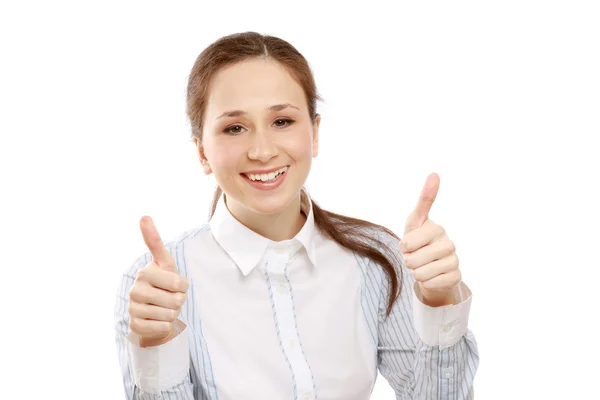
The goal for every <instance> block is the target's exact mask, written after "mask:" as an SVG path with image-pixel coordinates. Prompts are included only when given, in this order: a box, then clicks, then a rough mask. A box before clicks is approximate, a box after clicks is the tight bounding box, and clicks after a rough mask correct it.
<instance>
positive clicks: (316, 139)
mask: <svg viewBox="0 0 600 400" xmlns="http://www.w3.org/2000/svg"><path fill="white" fill-rule="evenodd" d="M320 125H321V115H320V114H317V116H316V118H315V123H314V124H313V143H312V151H313V157H316V156H317V155H319V126H320Z"/></svg>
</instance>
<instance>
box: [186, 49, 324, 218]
mask: <svg viewBox="0 0 600 400" xmlns="http://www.w3.org/2000/svg"><path fill="white" fill-rule="evenodd" d="M319 122H320V119H319V118H317V120H316V121H315V123H314V124H313V122H312V121H311V119H310V116H309V113H308V106H307V101H306V97H305V95H304V91H303V90H302V87H301V86H300V85H299V84H298V83H297V82H296V81H295V80H294V79H293V78H292V77H291V76H290V74H289V73H288V72H287V70H286V69H285V68H284V67H283V66H282V65H281V64H279V63H277V62H276V61H273V60H271V59H269V58H267V59H251V60H247V61H243V62H241V63H238V64H235V65H232V66H228V67H226V68H224V69H222V70H221V71H219V73H217V74H216V75H215V76H214V77H213V80H212V83H211V87H210V92H209V97H208V102H207V108H206V113H205V116H204V131H203V143H202V144H200V142H199V141H198V140H196V145H197V147H198V151H199V155H200V158H201V160H205V161H206V163H205V164H203V167H204V171H205V172H206V173H207V174H210V173H214V174H215V178H216V180H217V182H218V184H219V186H220V187H221V189H223V191H224V192H225V193H226V194H227V199H228V204H229V203H230V202H231V200H233V201H234V202H237V203H239V204H241V205H242V206H244V207H246V208H247V209H249V210H251V211H253V212H257V213H260V214H273V213H278V212H280V211H282V210H283V209H284V208H285V207H286V206H287V205H289V204H290V202H291V201H292V200H294V198H296V196H297V195H298V193H299V191H300V189H301V188H302V185H304V183H305V181H306V178H307V177H308V173H309V171H310V167H311V163H312V158H313V157H316V156H317V151H318V142H317V138H318V128H319Z"/></svg>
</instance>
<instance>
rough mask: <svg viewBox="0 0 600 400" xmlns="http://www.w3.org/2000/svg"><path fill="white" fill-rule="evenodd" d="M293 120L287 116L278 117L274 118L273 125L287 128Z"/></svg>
mask: <svg viewBox="0 0 600 400" xmlns="http://www.w3.org/2000/svg"><path fill="white" fill-rule="evenodd" d="M294 122H295V121H294V120H292V119H289V118H278V119H276V120H275V126H276V127H277V128H279V129H282V128H287V127H288V126H290V125H292V124H293V123H294Z"/></svg>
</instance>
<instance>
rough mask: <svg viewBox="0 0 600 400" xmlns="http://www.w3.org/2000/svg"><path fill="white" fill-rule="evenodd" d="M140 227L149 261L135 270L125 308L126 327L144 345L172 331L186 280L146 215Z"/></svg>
mask: <svg viewBox="0 0 600 400" xmlns="http://www.w3.org/2000/svg"><path fill="white" fill-rule="evenodd" d="M140 229H141V231H142V236H143V237H144V242H145V243H146V246H147V247H148V250H150V253H151V254H152V262H151V263H149V264H147V265H146V266H145V267H144V268H142V269H140V270H139V271H138V273H137V276H136V279H135V282H134V283H133V285H132V287H131V290H130V291H129V303H128V306H127V307H128V308H127V309H128V311H129V315H130V319H129V328H130V329H131V331H132V332H135V333H137V334H138V335H139V336H140V345H141V346H142V347H148V346H157V345H159V344H162V343H165V342H168V341H169V340H171V339H172V338H173V337H174V336H175V335H176V334H175V327H174V324H175V323H176V321H177V318H178V316H179V312H180V310H181V306H182V305H183V303H185V300H186V291H187V289H188V285H189V283H188V280H187V279H185V278H184V277H182V276H180V275H179V272H178V270H177V265H175V261H174V260H173V258H172V257H171V255H170V254H169V252H168V251H167V249H166V248H165V246H164V244H163V242H162V240H161V238H160V235H159V234H158V231H157V230H156V227H155V226H154V223H153V222H152V219H151V218H150V217H147V216H144V217H142V219H141V220H140Z"/></svg>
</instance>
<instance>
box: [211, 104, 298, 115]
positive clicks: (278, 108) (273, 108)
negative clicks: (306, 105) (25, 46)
mask: <svg viewBox="0 0 600 400" xmlns="http://www.w3.org/2000/svg"><path fill="white" fill-rule="evenodd" d="M288 107H292V108H295V109H296V110H299V108H298V107H296V106H295V105H292V104H290V103H283V104H275V105H273V106H271V107H267V110H270V111H281V110H283V109H286V108H288ZM246 114H247V112H246V111H243V110H232V111H225V112H224V113H223V114H221V115H219V116H218V117H217V119H219V118H223V117H239V116H240V115H246Z"/></svg>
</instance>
